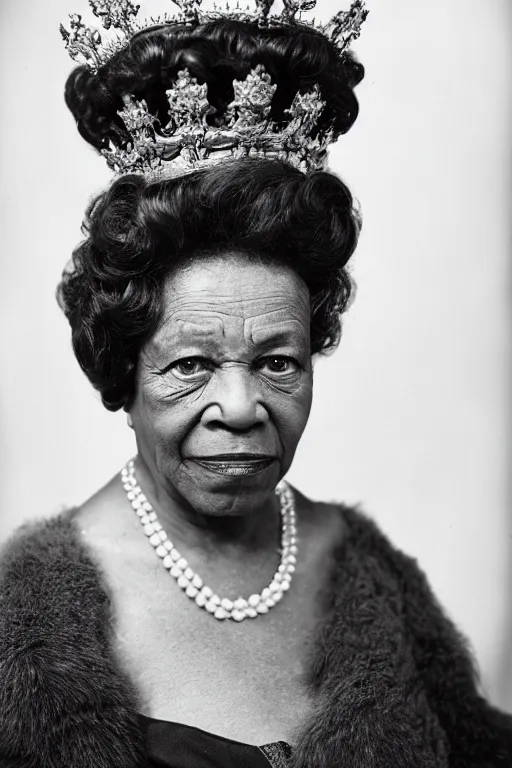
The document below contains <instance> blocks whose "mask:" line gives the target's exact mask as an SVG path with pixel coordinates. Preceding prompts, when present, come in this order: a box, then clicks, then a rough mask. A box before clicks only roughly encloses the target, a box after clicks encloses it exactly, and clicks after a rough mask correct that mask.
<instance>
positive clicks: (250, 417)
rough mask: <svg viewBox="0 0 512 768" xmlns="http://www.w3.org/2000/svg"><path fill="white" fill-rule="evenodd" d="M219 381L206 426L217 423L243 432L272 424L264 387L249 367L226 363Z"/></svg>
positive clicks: (205, 418) (205, 416)
mask: <svg viewBox="0 0 512 768" xmlns="http://www.w3.org/2000/svg"><path fill="white" fill-rule="evenodd" d="M215 378H216V381H215V384H214V387H213V388H212V390H211V392H210V398H211V400H210V403H209V404H208V407H207V408H206V409H205V410H204V412H203V417H202V422H203V424H205V425H206V424H208V425H211V424H213V423H214V422H217V423H219V424H222V425H223V426H224V427H226V428H228V429H234V430H237V431H240V430H248V429H251V427H254V426H257V425H258V424H264V423H265V422H267V421H268V418H269V415H268V411H267V409H266V407H265V405H264V403H263V401H262V397H261V394H262V393H261V384H260V382H259V381H258V379H257V376H255V374H254V373H253V372H252V371H251V369H250V367H249V366H248V365H246V364H245V363H229V364H226V365H225V366H224V367H223V368H222V369H221V370H220V371H218V372H217V375H216V377H215ZM212 383H213V382H210V386H211V384H212Z"/></svg>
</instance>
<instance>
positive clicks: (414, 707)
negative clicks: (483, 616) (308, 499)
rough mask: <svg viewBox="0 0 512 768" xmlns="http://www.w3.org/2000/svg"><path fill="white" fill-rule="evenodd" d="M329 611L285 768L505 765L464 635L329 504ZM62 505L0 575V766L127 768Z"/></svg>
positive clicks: (380, 542) (121, 688)
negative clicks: (334, 529)
mask: <svg viewBox="0 0 512 768" xmlns="http://www.w3.org/2000/svg"><path fill="white" fill-rule="evenodd" d="M340 510H341V512H342V514H343V515H344V518H345V522H346V528H347V534H346V536H345V538H344V540H343V544H342V545H340V548H339V550H338V551H337V553H336V558H335V563H336V565H335V568H334V570H333V573H332V578H331V586H330V593H329V601H330V605H329V608H330V610H329V611H328V617H327V618H326V619H325V621H324V623H323V625H322V627H321V628H320V630H319V633H318V642H317V648H316V651H315V655H314V658H313V660H312V666H311V680H310V684H311V686H313V687H314V688H315V689H317V690H318V691H319V693H321V696H319V701H321V702H322V703H321V705H319V707H318V710H317V712H316V713H315V715H314V716H313V717H312V719H311V721H310V722H309V724H308V725H307V727H305V728H304V729H303V732H302V735H301V738H300V739H299V742H298V744H297V745H296V748H295V750H294V759H293V765H294V768H338V767H340V768H511V767H512V716H510V715H507V714H505V713H504V712H501V711H500V710H498V709H496V708H494V707H493V706H491V705H490V704H489V703H488V702H487V701H486V700H485V698H484V697H483V696H482V695H481V693H480V692H479V690H478V688H479V681H478V674H477V671H476V664H475V662H474V660H473V659H472V657H471V654H470V652H469V650H468V645H467V642H466V641H465V639H464V638H463V637H462V636H461V634H460V633H459V632H458V631H457V629H456V628H455V627H454V625H453V624H452V622H451V621H450V620H449V619H448V618H447V616H446V615H445V613H444V612H443V610H442V608H441V607H440V605H439V604H438V602H437V601H436V599H435V598H434V596H433V595H432V592H431V590H430V588H429V585H428V582H427V580H426V578H425V575H424V574H423V572H422V571H421V569H420V568H419V567H418V565H417V563H416V561H415V560H414V559H412V558H409V557H407V556H405V555H404V554H403V553H401V552H400V551H399V550H397V549H395V548H394V547H393V546H392V545H391V544H390V543H389V541H388V540H387V539H386V537H385V536H384V535H383V534H382V533H381V532H380V531H379V529H378V528H377V526H376V525H375V523H373V522H372V521H370V520H369V519H368V518H367V517H365V516H364V515H363V514H362V513H361V512H359V511H357V510H354V509H348V508H343V507H342V508H340ZM73 514H74V513H73V510H68V511H67V512H65V513H62V514H60V515H59V516H57V517H55V518H53V519H51V520H47V521H44V522H38V523H32V524H30V525H26V526H24V527H23V528H21V529H20V530H19V531H18V532H17V534H16V535H15V536H14V538H13V539H12V540H11V541H10V542H9V543H8V545H7V546H6V548H5V550H4V552H3V557H2V566H1V573H0V766H1V768H143V766H145V765H146V759H145V756H144V745H143V743H142V737H141V733H140V730H139V728H138V725H137V709H138V707H137V703H138V702H137V692H136V690H135V689H134V686H133V685H132V683H131V681H130V680H129V679H127V677H126V675H125V674H124V673H123V671H122V670H121V669H120V668H119V665H118V664H117V662H116V659H115V657H114V654H113V652H112V647H111V636H112V612H111V601H110V598H109V595H108V593H107V591H106V588H105V585H104V583H103V581H102V577H101V574H100V573H99V572H98V570H97V568H96V566H95V565H94V563H93V561H92V559H91V557H90V555H89V553H88V551H87V548H86V546H85V545H84V544H83V543H82V541H81V540H80V539H79V535H78V532H77V529H76V526H75V523H74V518H73Z"/></svg>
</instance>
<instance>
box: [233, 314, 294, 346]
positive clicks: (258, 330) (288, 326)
mask: <svg viewBox="0 0 512 768" xmlns="http://www.w3.org/2000/svg"><path fill="white" fill-rule="evenodd" d="M246 330H247V335H248V338H249V339H250V341H252V343H253V344H256V345H257V346H265V347H269V346H276V345H278V344H289V343H290V342H293V341H296V340H297V337H299V338H300V339H303V338H304V336H305V334H306V328H305V327H304V324H303V323H301V322H300V321H299V320H295V319H294V318H289V319H287V320H281V321H279V320H278V321H277V322H272V323H265V324H260V323H254V322H253V323H247V328H246Z"/></svg>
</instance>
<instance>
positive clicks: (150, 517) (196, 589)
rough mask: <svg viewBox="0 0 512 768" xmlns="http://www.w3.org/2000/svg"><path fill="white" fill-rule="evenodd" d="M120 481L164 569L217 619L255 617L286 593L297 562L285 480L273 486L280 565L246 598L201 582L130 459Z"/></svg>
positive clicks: (290, 494)
mask: <svg viewBox="0 0 512 768" xmlns="http://www.w3.org/2000/svg"><path fill="white" fill-rule="evenodd" d="M121 482H122V484H123V488H124V490H125V491H126V495H127V497H128V500H129V502H130V504H131V505H132V508H133V509H134V510H135V513H136V514H137V516H138V518H139V520H140V523H141V525H142V527H143V530H144V533H145V534H146V536H147V537H148V540H149V543H150V544H151V545H152V547H154V549H155V552H156V554H157V555H158V557H160V558H161V559H162V563H163V565H164V568H166V569H167V570H168V571H169V573H170V574H171V576H172V577H173V578H174V579H175V580H176V582H177V584H178V586H179V587H181V589H182V590H183V591H184V592H185V594H186V595H187V597H189V598H190V599H191V600H194V602H195V604H196V605H197V606H198V607H199V608H204V610H206V611H207V612H208V613H210V614H211V615H212V616H214V617H215V618H216V619H218V620H219V621H222V620H224V619H233V620H234V621H243V620H244V619H246V618H251V619H255V618H257V617H258V616H261V615H264V614H265V613H268V611H269V610H270V608H273V607H274V606H275V605H277V603H278V602H279V601H280V600H281V599H282V598H283V595H284V594H285V592H287V591H288V590H289V589H290V585H291V583H292V575H293V573H294V572H295V564H296V562H297V552H298V549H297V525H296V514H295V499H294V496H293V492H292V490H291V488H290V487H289V485H288V484H287V483H285V482H284V481H281V483H280V484H279V485H278V487H277V488H276V494H277V495H278V496H279V500H280V504H281V519H282V528H281V562H280V565H279V568H278V569H277V571H276V572H275V574H274V576H273V578H272V581H271V582H270V584H269V585H268V587H265V589H263V590H262V592H261V593H260V594H254V595H251V596H250V597H248V598H247V599H246V598H243V597H239V598H237V599H236V600H234V601H233V600H229V599H228V598H226V597H225V598H220V597H219V596H218V595H216V594H215V593H214V592H213V590H212V589H210V587H207V586H206V585H204V584H203V581H202V579H201V578H200V577H199V576H198V575H197V573H195V571H193V570H192V568H191V567H190V566H189V564H188V562H187V561H186V560H185V558H184V557H182V556H181V554H180V553H179V552H178V550H177V549H176V547H175V546H174V545H173V543H172V542H171V541H170V540H169V539H168V538H167V534H166V533H165V531H164V530H163V528H162V526H161V524H160V523H159V522H158V518H157V515H156V512H155V511H154V509H153V507H152V505H151V504H150V502H149V501H148V500H147V498H146V496H145V495H144V494H143V493H142V490H141V488H140V486H139V485H138V483H137V480H136V478H135V467H134V463H133V460H131V461H129V462H128V464H127V465H126V466H125V467H124V468H123V469H122V471H121Z"/></svg>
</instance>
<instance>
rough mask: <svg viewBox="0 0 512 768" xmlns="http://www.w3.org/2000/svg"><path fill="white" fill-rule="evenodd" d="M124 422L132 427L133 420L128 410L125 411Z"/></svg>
mask: <svg viewBox="0 0 512 768" xmlns="http://www.w3.org/2000/svg"><path fill="white" fill-rule="evenodd" d="M126 423H127V424H128V426H129V427H130V429H133V421H132V417H131V414H130V412H129V411H126Z"/></svg>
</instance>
